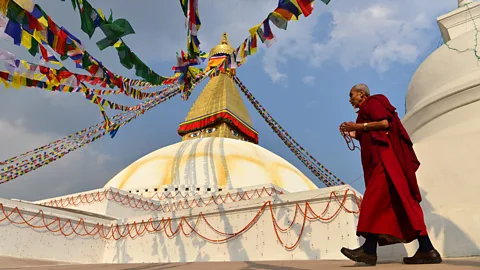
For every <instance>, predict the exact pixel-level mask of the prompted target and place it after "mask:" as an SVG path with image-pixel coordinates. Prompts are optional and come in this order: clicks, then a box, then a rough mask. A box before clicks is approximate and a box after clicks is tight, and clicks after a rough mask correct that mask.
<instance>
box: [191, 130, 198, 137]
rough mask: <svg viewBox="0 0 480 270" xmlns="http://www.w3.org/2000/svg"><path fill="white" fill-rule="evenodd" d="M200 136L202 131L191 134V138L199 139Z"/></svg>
mask: <svg viewBox="0 0 480 270" xmlns="http://www.w3.org/2000/svg"><path fill="white" fill-rule="evenodd" d="M199 135H200V131H197V132H195V133H192V134H190V137H191V138H195V137H198V136H199Z"/></svg>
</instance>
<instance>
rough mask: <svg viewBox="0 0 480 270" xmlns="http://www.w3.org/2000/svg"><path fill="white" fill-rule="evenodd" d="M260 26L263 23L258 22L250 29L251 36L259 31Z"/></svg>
mask: <svg viewBox="0 0 480 270" xmlns="http://www.w3.org/2000/svg"><path fill="white" fill-rule="evenodd" d="M260 27H262V23H260V24H257V25H255V26H254V27H252V28H250V30H248V31H249V32H250V35H251V36H253V35H255V34H256V33H257V31H258V28H260Z"/></svg>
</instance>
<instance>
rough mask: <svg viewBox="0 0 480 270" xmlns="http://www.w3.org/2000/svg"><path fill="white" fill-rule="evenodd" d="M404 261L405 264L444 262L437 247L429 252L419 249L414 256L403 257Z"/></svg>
mask: <svg viewBox="0 0 480 270" xmlns="http://www.w3.org/2000/svg"><path fill="white" fill-rule="evenodd" d="M403 262H404V263H405V264H435V263H441V262H442V256H440V253H438V251H436V250H435V249H432V250H431V251H428V252H421V251H420V250H418V251H417V253H415V255H413V257H406V258H403Z"/></svg>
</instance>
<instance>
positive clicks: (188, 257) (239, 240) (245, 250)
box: [0, 186, 361, 263]
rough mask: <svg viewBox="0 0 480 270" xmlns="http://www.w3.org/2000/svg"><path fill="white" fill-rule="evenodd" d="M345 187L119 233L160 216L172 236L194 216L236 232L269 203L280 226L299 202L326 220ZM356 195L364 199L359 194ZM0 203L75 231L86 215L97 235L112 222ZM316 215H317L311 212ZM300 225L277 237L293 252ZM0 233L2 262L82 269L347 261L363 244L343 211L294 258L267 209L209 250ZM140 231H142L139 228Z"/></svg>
mask: <svg viewBox="0 0 480 270" xmlns="http://www.w3.org/2000/svg"><path fill="white" fill-rule="evenodd" d="M347 188H349V189H351V190H353V189H352V188H351V187H350V186H341V187H333V188H325V189H319V190H313V191H306V192H299V193H294V194H285V195H280V196H272V197H268V198H259V199H252V200H250V201H240V202H235V203H227V204H224V205H218V206H217V205H215V206H213V205H211V206H208V207H205V208H203V207H202V208H194V209H190V210H183V211H178V212H174V213H168V214H162V215H160V214H158V215H157V214H154V215H152V213H145V212H144V216H137V217H132V218H128V219H124V218H122V219H119V220H117V222H118V224H120V227H123V226H122V225H121V224H125V222H128V223H130V226H131V224H132V223H133V222H136V223H137V224H139V222H141V221H142V220H148V219H150V218H153V220H160V219H161V218H162V217H165V218H168V217H170V218H172V219H173V220H174V224H173V229H176V228H177V227H176V223H177V222H178V220H179V219H178V218H179V217H182V216H185V217H186V218H187V219H189V220H191V218H190V217H196V216H197V215H198V214H199V213H200V212H202V213H204V214H205V215H206V217H207V219H208V221H210V222H211V224H212V226H214V227H215V228H218V230H221V231H227V232H236V231H238V230H240V229H241V228H243V227H244V226H245V225H246V224H247V223H248V222H249V221H250V220H251V219H252V217H253V216H254V215H255V214H256V213H258V211H259V209H260V208H261V207H262V206H263V205H264V203H265V202H266V201H273V204H274V209H275V211H274V216H275V217H276V218H277V219H278V221H279V223H280V225H281V226H283V227H285V226H286V225H287V224H289V223H290V222H291V219H292V218H293V216H294V212H295V206H296V204H297V203H298V204H299V205H300V206H301V207H302V211H304V207H305V201H308V202H309V203H310V205H311V207H312V209H314V211H315V212H317V213H318V214H321V213H322V212H323V210H324V209H325V207H326V205H327V204H328V202H329V201H330V198H329V197H330V193H331V191H334V190H336V191H337V194H338V197H339V198H340V199H343V194H344V191H345V190H346V189H347ZM351 194H352V193H350V195H349V196H348V197H347V200H346V203H345V206H346V207H347V208H349V209H354V210H357V208H356V205H354V200H353V199H354V198H353V196H352V195H351ZM357 194H358V195H361V194H359V193H358V192H357ZM0 203H2V204H3V205H4V207H5V208H7V209H10V208H14V207H16V206H19V207H21V210H22V213H23V211H25V214H24V215H25V216H28V213H30V216H31V215H32V214H34V213H37V212H38V211H39V210H43V211H45V213H46V214H48V215H49V216H51V217H50V218H49V219H52V218H53V217H62V218H63V219H71V220H72V221H73V224H74V225H76V222H77V221H78V220H79V219H80V218H81V217H82V216H83V217H84V218H85V219H86V224H87V227H88V228H92V227H93V226H95V225H96V224H97V223H106V224H108V223H109V222H110V221H109V220H108V218H104V219H103V218H97V217H85V215H82V214H81V213H70V212H65V211H62V210H59V209H51V208H46V207H42V206H37V205H31V204H26V203H21V202H16V201H9V200H5V199H2V200H1V201H0ZM338 207H339V204H338V203H337V202H335V201H332V202H331V203H330V208H329V210H328V211H327V212H326V213H325V214H324V216H325V217H328V216H331V215H332V214H334V212H335V211H336V210H337V209H338ZM118 210H119V211H120V210H122V209H118ZM310 215H312V214H311V213H310ZM0 219H1V218H0ZM37 222H38V221H37ZM113 223H115V221H114V222H113ZM302 223H303V216H302V215H301V214H299V213H297V220H296V222H295V225H294V226H293V228H292V230H290V231H288V232H286V233H282V232H279V234H280V235H281V239H282V240H283V241H285V244H287V245H291V244H293V243H294V242H295V241H296V240H297V236H298V233H299V231H300V228H301V227H302ZM0 226H1V227H2V229H1V230H0V239H1V241H0V255H8V256H14V257H28V258H35V259H48V260H59V261H70V262H77V263H99V262H105V263H118V262H122V263H127V262H174V261H175V262H176V261H232V260H233V261H236V260H304V259H313V260H318V259H344V257H343V255H341V253H340V248H341V247H343V246H346V247H350V248H356V247H358V239H357V237H356V235H355V228H356V218H355V215H354V214H351V213H347V212H345V211H344V210H343V209H341V210H340V211H339V213H338V215H337V216H335V218H333V219H332V220H330V221H328V222H321V221H312V222H311V221H306V226H305V229H304V231H303V235H302V237H301V238H300V242H299V246H297V247H296V248H295V249H293V250H292V251H288V250H286V249H285V248H284V247H283V246H282V245H281V244H280V243H279V241H278V239H277V237H276V235H275V232H274V230H273V223H272V217H271V214H270V210H269V209H268V208H267V209H265V212H264V213H263V214H262V215H261V216H260V217H259V219H258V220H257V221H256V222H255V223H254V224H253V226H252V227H251V228H250V229H249V230H247V231H245V232H244V233H242V234H241V235H239V236H237V237H235V238H233V239H231V240H230V241H227V242H225V243H210V242H207V241H205V240H203V239H201V238H200V237H199V236H198V235H195V234H193V235H191V236H185V235H183V234H182V233H180V235H178V236H174V237H172V238H169V237H168V236H166V235H165V233H164V232H157V233H147V234H144V235H142V236H140V237H137V238H136V239H130V238H129V237H128V238H127V239H123V240H118V241H116V240H103V239H101V238H99V237H98V236H94V237H91V236H86V237H81V236H75V237H73V236H70V237H65V236H63V235H59V234H58V233H51V232H48V231H46V230H45V229H37V230H34V229H31V228H27V227H25V226H20V227H18V226H16V225H13V224H11V223H10V222H7V221H3V222H0ZM137 226H138V227H137V228H139V229H140V226H139V225H137ZM184 229H185V230H186V232H187V233H188V231H189V230H190V229H189V228H184ZM198 230H199V232H201V233H202V234H204V235H206V236H208V237H209V238H212V239H216V238H217V237H218V236H217V235H216V233H215V232H213V231H212V230H211V229H210V228H208V227H207V226H206V224H205V222H200V224H199V227H198ZM132 233H134V231H132Z"/></svg>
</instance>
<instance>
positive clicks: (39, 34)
mask: <svg viewBox="0 0 480 270" xmlns="http://www.w3.org/2000/svg"><path fill="white" fill-rule="evenodd" d="M46 33H47V31H46V30H42V31H38V30H34V31H33V38H35V39H36V40H37V41H38V42H39V43H41V42H40V41H42V40H43V41H47V37H46Z"/></svg>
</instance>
